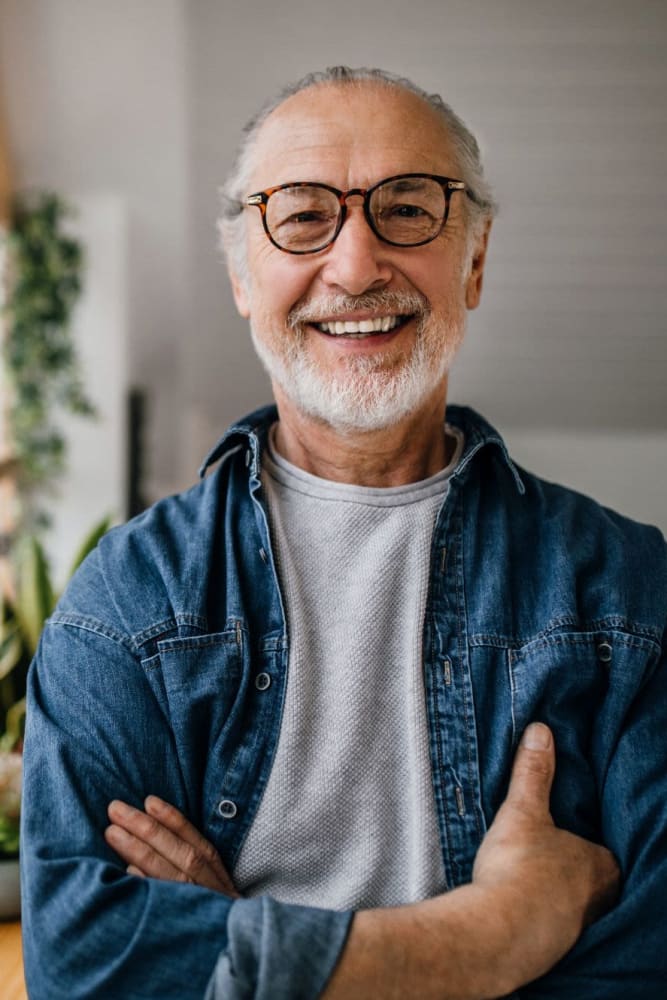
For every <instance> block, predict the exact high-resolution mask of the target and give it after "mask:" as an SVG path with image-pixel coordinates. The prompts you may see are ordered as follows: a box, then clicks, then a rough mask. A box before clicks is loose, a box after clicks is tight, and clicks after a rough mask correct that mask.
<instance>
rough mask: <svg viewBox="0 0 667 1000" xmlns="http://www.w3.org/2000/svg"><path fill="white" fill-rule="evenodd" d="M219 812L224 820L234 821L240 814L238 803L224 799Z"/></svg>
mask: <svg viewBox="0 0 667 1000" xmlns="http://www.w3.org/2000/svg"><path fill="white" fill-rule="evenodd" d="M218 812H219V813H220V815H221V816H222V818H223V819H234V817H235V816H236V813H237V812H238V810H237V808H236V803H235V802H232V801H231V799H223V800H222V802H220V804H219V805H218Z"/></svg>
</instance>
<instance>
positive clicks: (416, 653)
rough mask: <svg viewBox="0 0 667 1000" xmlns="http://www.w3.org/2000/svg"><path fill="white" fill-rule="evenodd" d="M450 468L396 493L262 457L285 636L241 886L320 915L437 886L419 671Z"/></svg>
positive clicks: (238, 873) (441, 882)
mask: <svg viewBox="0 0 667 1000" xmlns="http://www.w3.org/2000/svg"><path fill="white" fill-rule="evenodd" d="M447 431H448V434H450V435H451V436H454V437H456V439H457V444H456V450H455V454H454V457H453V459H452V462H451V463H450V465H449V466H448V467H447V468H446V469H444V470H442V471H441V472H439V473H438V474H437V475H435V476H432V477H431V478H429V479H426V480H423V481H421V482H418V483H413V484H410V485H408V486H399V487H395V488H387V489H373V488H366V487H360V486H353V485H347V484H341V483H335V482H330V481H328V480H324V479H320V478H318V477H316V476H312V475H310V474H308V473H307V472H304V471H303V470H301V469H299V468H297V467H296V466H293V465H291V464H290V463H289V462H287V461H285V459H283V458H281V457H280V456H279V455H277V454H276V453H275V451H273V452H271V453H269V455H267V457H266V461H265V463H264V468H263V473H262V483H263V486H264V489H265V492H266V496H267V501H268V509H269V518H270V527H271V535H272V541H273V547H274V552H275V554H276V561H277V567H278V573H279V577H280V583H281V586H282V591H283V594H284V599H285V604H286V614H287V621H288V629H289V636H290V656H289V665H288V680H287V692H286V698H285V706H284V712H283V718H282V725H281V730H280V737H279V741H278V747H277V750H276V758H275V760H274V763H273V768H272V771H271V774H270V777H269V781H268V784H267V787H266V790H265V792H264V796H263V798H262V802H261V803H260V806H259V809H258V812H257V816H256V818H255V821H254V823H253V824H252V827H251V829H250V831H249V833H248V837H247V839H246V842H245V844H244V845H243V848H242V850H241V853H240V855H239V858H238V861H237V864H236V866H235V868H234V872H233V878H234V882H235V883H236V885H237V886H238V888H239V890H240V891H241V892H242V893H244V894H245V895H249V896H254V895H259V894H262V893H268V894H270V895H272V896H274V897H275V898H276V899H279V900H283V901H286V902H294V903H302V904H308V905H315V906H324V907H328V908H331V909H347V908H360V907H377V906H389V905H398V904H401V903H408V902H414V901H416V900H420V899H425V898H427V897H430V896H433V895H436V894H437V893H439V892H442V891H444V889H445V878H444V870H443V865H442V854H441V847H440V842H439V836H438V825H437V819H436V815H435V804H434V798H433V785H432V779H431V762H430V757H429V738H428V726H427V719H426V705H425V694H424V683H423V670H422V659H423V658H422V635H423V626H424V614H425V608H426V597H427V589H428V579H429V566H430V557H431V542H432V534H433V527H434V524H435V519H436V517H437V513H438V510H439V509H440V506H441V504H442V502H443V500H444V497H445V495H446V492H447V488H448V477H449V474H450V472H451V470H452V469H453V467H454V466H455V464H456V462H457V461H458V458H459V456H460V454H461V450H462V445H463V441H462V435H461V433H460V431H458V430H457V429H455V428H450V427H448V428H447Z"/></svg>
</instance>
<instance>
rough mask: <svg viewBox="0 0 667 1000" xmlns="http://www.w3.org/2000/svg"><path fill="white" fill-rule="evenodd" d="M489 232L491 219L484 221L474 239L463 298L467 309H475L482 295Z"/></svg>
mask: <svg viewBox="0 0 667 1000" xmlns="http://www.w3.org/2000/svg"><path fill="white" fill-rule="evenodd" d="M490 232H491V220H489V221H488V222H487V223H486V225H485V226H484V229H483V230H482V232H481V233H480V234H479V235H478V236H477V238H476V240H475V247H474V250H473V256H472V261H471V262H470V274H469V275H468V279H467V281H466V291H465V299H466V306H467V307H468V309H476V308H477V306H478V305H479V302H480V299H481V297H482V281H483V279H484V264H485V263H486V251H487V247H488V245H489V233H490Z"/></svg>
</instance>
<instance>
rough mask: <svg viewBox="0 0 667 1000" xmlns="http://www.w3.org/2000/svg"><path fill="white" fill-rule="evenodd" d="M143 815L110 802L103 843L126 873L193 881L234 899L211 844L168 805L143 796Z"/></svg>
mask: <svg viewBox="0 0 667 1000" xmlns="http://www.w3.org/2000/svg"><path fill="white" fill-rule="evenodd" d="M144 807H145V810H146V811H145V812H142V811H141V810H140V809H134V808H133V807H132V806H129V805H127V804H126V803H125V802H120V801H118V800H114V801H113V802H112V803H111V804H110V805H109V809H108V813H109V819H110V820H111V823H112V825H111V826H109V827H107V829H106V830H105V833H104V837H105V839H106V842H107V843H108V844H109V846H110V847H112V848H113V849H114V851H115V852H116V853H117V854H119V855H120V857H121V858H122V859H123V861H125V862H127V871H128V872H129V873H130V874H131V875H140V876H146V875H148V876H150V877H151V878H161V879H168V880H169V881H172V882H193V883H195V884H196V885H202V886H205V887H206V888H208V889H215V890H216V892H222V893H224V894H225V895H226V896H232V897H234V898H238V897H239V893H238V892H237V891H236V889H235V887H234V883H233V882H232V880H231V878H230V877H229V875H228V874H227V869H226V868H225V866H224V864H223V863H222V859H221V857H220V855H219V854H218V852H217V851H216V849H215V847H214V846H213V844H211V843H210V841H208V840H206V838H205V837H203V836H202V835H201V833H199V831H198V830H197V829H195V827H194V826H193V825H192V823H190V822H188V820H187V819H186V818H185V816H184V815H183V813H181V812H179V811H178V809H176V808H175V807H174V806H171V805H169V803H167V802H164V801H163V800H162V799H159V798H158V797H157V796H156V795H149V796H148V798H147V799H146V801H145V802H144Z"/></svg>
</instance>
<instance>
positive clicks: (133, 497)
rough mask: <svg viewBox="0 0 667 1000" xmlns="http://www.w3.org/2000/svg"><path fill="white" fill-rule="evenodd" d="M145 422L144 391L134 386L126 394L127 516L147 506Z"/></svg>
mask: <svg viewBox="0 0 667 1000" xmlns="http://www.w3.org/2000/svg"><path fill="white" fill-rule="evenodd" d="M145 422H146V392H145V391H144V390H143V389H138V388H136V387H135V388H132V389H130V391H129V393H128V396H127V477H126V482H127V498H126V515H127V517H134V516H135V514H140V513H141V512H142V510H145V509H146V507H147V506H148V504H147V503H146V500H145V498H144V492H143V485H144V483H143V479H144V472H145V467H144V426H145Z"/></svg>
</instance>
